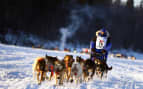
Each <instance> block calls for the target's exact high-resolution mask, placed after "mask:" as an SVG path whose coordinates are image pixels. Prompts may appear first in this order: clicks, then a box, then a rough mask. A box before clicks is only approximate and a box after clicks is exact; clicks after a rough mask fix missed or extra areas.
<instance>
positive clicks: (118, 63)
mask: <svg viewBox="0 0 143 89" xmlns="http://www.w3.org/2000/svg"><path fill="white" fill-rule="evenodd" d="M45 54H47V55H50V56H57V57H58V58H59V59H61V60H62V59H63V57H64V56H65V55H66V54H72V55H74V58H75V57H76V56H77V55H81V56H82V57H83V58H85V59H86V58H89V55H87V54H80V53H76V54H75V53H71V52H63V51H52V50H44V49H36V48H28V47H18V46H13V45H5V44H0V89H143V60H142V59H141V58H143V54H138V53H134V55H135V56H138V55H140V58H139V59H136V60H129V59H119V58H110V57H109V58H108V61H107V63H108V65H109V66H113V69H112V71H109V72H108V76H107V79H103V80H101V79H99V78H97V77H96V76H94V78H93V80H91V81H89V82H87V83H81V84H79V85H76V84H74V83H72V84H71V83H64V85H63V86H54V80H52V81H44V82H43V83H42V84H41V85H38V84H37V83H36V80H34V79H33V76H32V64H33V62H34V59H35V58H37V57H39V56H45Z"/></svg>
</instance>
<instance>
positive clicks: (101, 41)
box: [96, 36, 107, 49]
mask: <svg viewBox="0 0 143 89" xmlns="http://www.w3.org/2000/svg"><path fill="white" fill-rule="evenodd" d="M106 43H107V37H100V36H98V37H97V39H96V49H104V47H105V46H106Z"/></svg>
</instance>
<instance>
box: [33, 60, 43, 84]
mask: <svg viewBox="0 0 143 89" xmlns="http://www.w3.org/2000/svg"><path fill="white" fill-rule="evenodd" d="M45 66H46V61H45V58H44V57H38V58H36V59H35V61H34V64H33V66H32V67H33V77H35V73H36V72H37V81H38V84H41V82H42V81H43V80H44V77H43V76H44V73H45ZM39 77H40V79H39Z"/></svg>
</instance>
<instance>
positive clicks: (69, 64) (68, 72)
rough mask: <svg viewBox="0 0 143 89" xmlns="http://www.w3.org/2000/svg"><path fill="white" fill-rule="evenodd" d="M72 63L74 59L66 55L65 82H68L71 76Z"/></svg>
mask: <svg viewBox="0 0 143 89" xmlns="http://www.w3.org/2000/svg"><path fill="white" fill-rule="evenodd" d="M73 62H74V59H73V56H72V55H66V56H65V57H64V64H65V73H66V79H67V81H69V78H70V76H71V67H72V63H73Z"/></svg>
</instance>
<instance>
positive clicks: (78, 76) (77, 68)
mask: <svg viewBox="0 0 143 89" xmlns="http://www.w3.org/2000/svg"><path fill="white" fill-rule="evenodd" d="M82 72H83V71H82V66H81V65H80V63H79V62H77V61H76V59H75V61H74V63H73V64H72V67H71V79H72V80H75V82H76V84H77V83H78V82H79V83H81V82H82Z"/></svg>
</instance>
